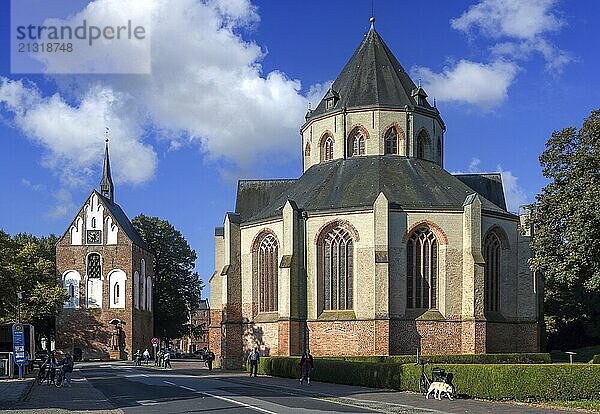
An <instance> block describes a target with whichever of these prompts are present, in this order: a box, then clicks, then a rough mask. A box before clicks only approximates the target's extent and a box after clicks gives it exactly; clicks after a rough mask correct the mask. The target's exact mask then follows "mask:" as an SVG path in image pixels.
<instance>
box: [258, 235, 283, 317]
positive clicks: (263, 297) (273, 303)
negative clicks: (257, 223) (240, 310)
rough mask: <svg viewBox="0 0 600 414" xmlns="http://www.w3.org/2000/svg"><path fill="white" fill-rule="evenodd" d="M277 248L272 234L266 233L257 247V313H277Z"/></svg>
mask: <svg viewBox="0 0 600 414" xmlns="http://www.w3.org/2000/svg"><path fill="white" fill-rule="evenodd" d="M278 253H279V246H278V243H277V239H276V238H275V236H274V235H273V234H270V233H267V234H266V235H265V236H264V237H263V239H262V240H261V242H260V244H259V245H258V251H257V256H258V257H257V259H258V279H259V296H260V298H259V311H260V312H276V311H277V277H278V262H277V259H278V257H279V256H278Z"/></svg>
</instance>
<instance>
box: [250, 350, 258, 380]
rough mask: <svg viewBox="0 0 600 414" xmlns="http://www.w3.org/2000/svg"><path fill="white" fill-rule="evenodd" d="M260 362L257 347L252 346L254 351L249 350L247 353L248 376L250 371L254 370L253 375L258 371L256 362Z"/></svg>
mask: <svg viewBox="0 0 600 414" xmlns="http://www.w3.org/2000/svg"><path fill="white" fill-rule="evenodd" d="M259 362H260V354H259V353H258V348H254V351H252V352H250V355H248V363H249V364H250V376H252V372H254V376H255V377H256V374H257V373H258V363H259Z"/></svg>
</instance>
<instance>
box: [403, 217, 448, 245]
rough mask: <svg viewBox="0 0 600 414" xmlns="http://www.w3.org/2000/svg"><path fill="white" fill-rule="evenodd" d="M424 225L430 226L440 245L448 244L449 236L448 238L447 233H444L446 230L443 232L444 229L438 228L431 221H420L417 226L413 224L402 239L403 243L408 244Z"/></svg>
mask: <svg viewBox="0 0 600 414" xmlns="http://www.w3.org/2000/svg"><path fill="white" fill-rule="evenodd" d="M423 225H426V226H428V227H429V228H430V229H431V230H432V231H433V232H434V233H435V238H436V239H437V241H438V243H439V244H440V245H445V244H448V236H446V233H445V232H444V230H442V228H441V227H440V226H438V225H437V224H435V223H434V222H433V221H431V220H420V221H418V222H416V223H415V224H413V225H412V226H410V228H409V229H408V230H406V233H404V237H402V243H404V244H406V242H408V238H409V237H410V236H411V234H412V233H413V232H414V231H415V230H416V229H417V228H419V227H421V226H423Z"/></svg>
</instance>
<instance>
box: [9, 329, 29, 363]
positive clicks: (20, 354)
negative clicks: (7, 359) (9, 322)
mask: <svg viewBox="0 0 600 414" xmlns="http://www.w3.org/2000/svg"><path fill="white" fill-rule="evenodd" d="M12 334H13V357H14V360H15V364H17V365H23V364H24V363H26V362H27V358H25V331H24V329H23V324H22V323H15V324H13V326H12Z"/></svg>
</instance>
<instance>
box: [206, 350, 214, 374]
mask: <svg viewBox="0 0 600 414" xmlns="http://www.w3.org/2000/svg"><path fill="white" fill-rule="evenodd" d="M214 360H215V353H214V352H213V351H208V352H207V353H206V366H207V367H208V370H209V371H212V368H213V361H214Z"/></svg>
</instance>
